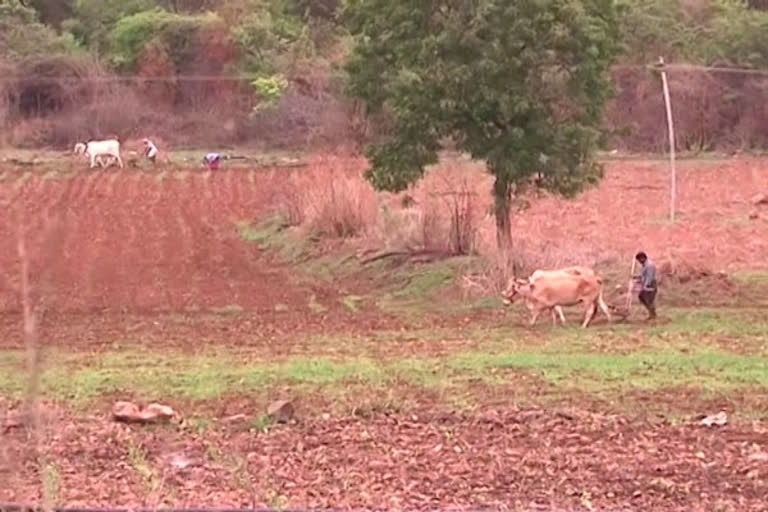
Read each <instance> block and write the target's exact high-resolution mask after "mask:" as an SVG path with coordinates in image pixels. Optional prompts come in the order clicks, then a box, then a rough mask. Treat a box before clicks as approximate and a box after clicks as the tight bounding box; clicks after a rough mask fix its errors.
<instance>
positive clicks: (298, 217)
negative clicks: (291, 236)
mask: <svg viewBox="0 0 768 512" xmlns="http://www.w3.org/2000/svg"><path fill="white" fill-rule="evenodd" d="M362 169H363V166H362V162H361V161H359V160H357V159H352V158H349V157H345V156H340V155H330V156H316V157H314V158H313V159H312V160H311V162H310V164H309V166H308V168H307V169H303V170H300V171H297V172H294V173H293V174H291V177H290V181H289V183H288V185H287V186H286V188H285V189H284V191H283V193H282V194H281V200H282V204H281V208H280V209H281V212H280V213H281V214H282V216H283V217H284V218H285V219H286V220H287V221H288V222H289V223H291V224H294V225H296V224H300V223H301V224H303V225H304V227H305V228H306V229H308V230H309V231H310V232H311V233H312V234H313V235H316V236H322V237H328V238H350V237H357V236H362V235H364V234H366V233H367V232H369V230H370V229H371V228H372V227H373V225H374V224H375V221H376V215H377V204H376V195H375V193H374V191H373V188H372V187H371V186H370V185H369V184H368V183H367V182H366V181H365V180H364V179H363V177H362Z"/></svg>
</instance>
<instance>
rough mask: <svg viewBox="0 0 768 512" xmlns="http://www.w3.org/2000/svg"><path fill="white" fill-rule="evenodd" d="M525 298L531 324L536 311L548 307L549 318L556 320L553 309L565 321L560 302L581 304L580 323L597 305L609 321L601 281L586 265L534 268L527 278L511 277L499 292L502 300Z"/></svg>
mask: <svg viewBox="0 0 768 512" xmlns="http://www.w3.org/2000/svg"><path fill="white" fill-rule="evenodd" d="M518 295H519V296H521V297H523V298H524V299H525V302H526V306H527V307H528V309H529V310H530V311H531V313H532V315H533V316H532V318H531V325H534V324H535V323H536V319H537V318H538V316H539V314H540V313H541V312H542V311H544V310H547V309H549V310H550V311H552V320H553V322H556V319H555V313H554V311H555V310H557V312H558V313H559V315H560V319H561V321H562V322H563V323H565V317H564V316H563V313H562V309H560V306H572V305H576V304H579V303H581V304H584V306H585V308H586V310H585V318H584V322H583V323H582V327H586V326H587V325H589V322H590V321H591V320H592V318H593V317H594V315H595V313H596V312H597V308H598V306H599V307H600V309H602V311H603V313H605V315H606V316H607V317H608V321H611V313H610V311H609V310H608V306H607V305H606V304H605V301H604V300H603V282H602V279H600V277H599V276H597V275H596V274H595V272H594V271H593V270H592V269H589V268H586V267H569V268H567V269H559V270H556V271H537V272H534V274H532V275H531V277H530V278H529V279H514V278H513V279H512V280H510V282H509V284H508V285H507V288H506V289H505V290H504V291H503V292H502V300H503V301H504V303H505V304H511V303H512V302H513V300H514V298H515V297H516V296H518Z"/></svg>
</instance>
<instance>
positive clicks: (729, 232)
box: [282, 154, 768, 293]
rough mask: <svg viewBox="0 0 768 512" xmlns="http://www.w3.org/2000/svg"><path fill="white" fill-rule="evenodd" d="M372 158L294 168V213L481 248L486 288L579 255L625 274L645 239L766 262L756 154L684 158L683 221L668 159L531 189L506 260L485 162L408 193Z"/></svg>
mask: <svg viewBox="0 0 768 512" xmlns="http://www.w3.org/2000/svg"><path fill="white" fill-rule="evenodd" d="M365 165H366V164H365V162H364V160H362V159H361V158H359V157H347V156H344V155H340V154H337V155H332V156H323V157H315V158H314V159H313V160H312V164H311V166H310V169H309V170H308V171H300V172H297V173H296V174H294V175H293V176H292V177H291V180H290V181H289V184H290V186H289V187H288V188H287V192H285V193H284V194H285V195H287V197H288V198H287V199H286V200H284V201H282V204H283V207H284V210H285V216H286V217H287V218H289V220H290V222H291V223H293V224H296V225H303V226H305V227H306V228H307V229H309V230H310V231H312V232H313V233H316V234H318V235H321V236H328V237H336V238H338V237H356V238H357V239H358V241H359V242H362V243H364V244H365V245H366V246H369V247H370V246H377V247H381V248H386V249H394V250H414V251H419V250H425V251H430V252H437V253H442V254H445V255H460V254H480V255H482V256H483V257H484V258H483V259H484V260H485V261H486V262H488V264H487V268H485V269H483V270H482V272H480V273H476V274H473V276H472V279H473V281H472V283H471V284H470V287H477V285H478V283H481V282H482V283H484V284H482V287H483V288H484V290H485V292H486V293H490V292H493V291H495V290H498V289H500V287H502V286H503V285H504V283H505V282H506V280H507V279H508V278H509V277H511V276H512V275H527V274H529V273H530V272H531V271H533V270H535V269H537V268H557V267H562V266H567V265H575V264H579V265H589V266H593V267H596V268H598V269H600V270H601V271H608V272H611V273H617V272H618V273H623V272H626V271H628V265H629V262H631V260H632V255H633V254H634V253H635V252H637V251H638V250H640V249H642V250H645V251H646V252H648V253H649V254H651V255H652V257H653V258H654V259H655V260H656V261H657V262H659V263H664V262H670V261H672V262H675V261H677V262H679V261H684V262H688V263H690V264H692V265H694V266H696V267H702V266H703V267H706V268H711V269H713V270H714V271H720V270H724V271H735V270H739V269H758V270H759V269H764V268H766V263H765V259H764V257H763V256H762V255H764V254H765V253H766V251H768V211H766V212H763V213H762V214H760V215H759V216H758V217H757V218H750V214H751V212H752V211H753V208H754V207H753V206H752V205H751V203H750V201H749V198H750V197H751V196H752V195H754V192H755V191H756V190H764V189H767V190H768V174H766V171H765V170H764V169H763V167H762V166H761V165H760V162H759V160H756V159H747V158H744V159H732V160H729V161H719V162H717V161H714V162H701V161H699V162H681V165H680V166H679V169H678V191H679V196H678V218H677V221H676V222H675V223H670V222H669V221H668V171H667V168H666V164H665V163H664V162H657V163H653V162H633V161H623V162H609V163H606V176H605V179H604V180H603V182H602V183H601V184H600V185H599V186H597V187H594V188H590V189H588V190H585V191H584V192H583V193H582V194H580V195H579V196H578V197H577V198H575V199H572V200H566V199H563V198H559V197H555V196H551V195H546V194H544V195H541V196H539V197H530V198H525V199H526V200H527V201H528V203H529V205H528V206H527V207H524V208H520V209H519V210H518V211H516V212H515V213H514V214H513V217H512V230H513V249H512V252H511V254H510V255H508V257H507V258H503V257H502V256H501V255H500V254H498V252H497V250H496V236H495V230H496V227H495V222H494V218H493V215H492V206H493V205H492V198H491V194H490V190H491V184H492V178H491V177H490V176H489V175H488V174H487V173H485V171H484V168H483V166H482V165H481V164H477V163H471V162H468V161H465V160H462V159H460V158H457V157H449V158H444V159H443V161H442V162H441V163H440V164H438V165H436V166H434V167H432V168H430V169H428V171H427V173H426V175H425V177H424V179H422V180H421V181H420V182H418V183H417V184H415V185H414V186H413V187H411V188H410V189H409V190H407V191H405V192H403V193H399V194H391V193H383V192H382V193H377V192H375V191H373V190H372V189H371V187H370V185H369V184H368V183H367V182H366V181H365V179H364V177H363V169H364V168H365ZM521 203H522V201H521ZM473 270H476V269H473Z"/></svg>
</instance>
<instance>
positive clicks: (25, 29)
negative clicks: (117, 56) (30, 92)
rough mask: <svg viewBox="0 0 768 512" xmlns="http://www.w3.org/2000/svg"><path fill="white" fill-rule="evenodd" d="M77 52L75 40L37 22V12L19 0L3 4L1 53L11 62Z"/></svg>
mask: <svg viewBox="0 0 768 512" xmlns="http://www.w3.org/2000/svg"><path fill="white" fill-rule="evenodd" d="M76 49H77V44H76V43H75V40H74V38H72V37H71V36H70V35H68V34H66V35H63V36H60V35H58V34H57V33H56V31H55V30H53V29H52V28H51V27H49V26H47V25H44V24H42V23H40V22H39V21H38V20H37V12H35V10H34V9H32V8H29V7H26V6H25V5H23V4H22V3H21V2H19V0H3V1H2V2H0V54H1V55H3V57H5V58H6V59H9V60H21V59H25V58H29V57H34V56H41V55H52V54H60V53H65V54H66V53H71V52H73V51H75V50H76Z"/></svg>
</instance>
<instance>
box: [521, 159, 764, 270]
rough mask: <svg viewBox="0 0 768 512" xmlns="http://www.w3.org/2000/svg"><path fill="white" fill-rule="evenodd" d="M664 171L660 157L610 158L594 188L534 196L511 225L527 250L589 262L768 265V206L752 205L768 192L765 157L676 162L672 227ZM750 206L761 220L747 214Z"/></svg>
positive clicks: (714, 267)
mask: <svg viewBox="0 0 768 512" xmlns="http://www.w3.org/2000/svg"><path fill="white" fill-rule="evenodd" d="M668 172H669V171H668V167H667V164H666V163H665V162H653V163H649V162H631V161H628V162H609V163H607V165H606V175H605V179H604V181H603V182H602V183H601V184H600V185H599V186H598V187H596V188H593V189H590V190H587V191H586V192H585V193H584V194H582V195H580V196H579V197H578V198H577V199H575V200H571V201H568V200H564V199H558V198H545V199H542V200H537V201H534V203H533V204H532V206H531V208H530V209H529V210H528V211H526V212H525V213H524V214H522V215H519V216H517V217H515V218H514V219H513V229H516V230H517V231H518V232H524V233H526V241H525V242H524V244H525V245H526V246H527V247H529V248H531V249H536V250H540V251H542V252H544V253H545V254H546V253H553V254H554V255H563V254H572V255H576V256H577V257H585V256H588V257H589V258H588V259H587V261H592V260H597V261H602V260H606V259H620V260H621V261H622V262H626V263H623V264H624V265H626V266H627V267H628V266H629V263H630V259H631V257H632V255H633V254H634V252H636V251H637V250H639V249H644V250H645V251H646V252H647V253H648V254H649V255H650V256H651V257H652V258H654V259H656V261H657V262H661V261H662V260H667V261H686V262H688V263H691V264H696V265H702V266H703V267H704V268H708V269H710V270H714V271H719V270H725V271H729V272H730V271H734V270H743V269H751V270H754V269H767V268H768V259H766V257H765V254H768V208H767V207H765V206H763V207H758V208H755V207H754V206H753V205H752V203H751V202H750V199H751V198H752V197H753V196H754V195H755V194H756V193H758V192H761V191H762V192H768V169H766V167H765V165H764V160H760V159H752V158H743V159H733V160H730V161H711V162H709V161H698V162H687V161H683V162H680V163H678V173H677V175H678V183H677V189H678V202H677V208H678V211H677V222H675V223H674V224H672V223H670V222H669V221H668V215H669V175H668ZM753 211H757V213H758V214H759V217H758V218H756V219H750V218H749V215H750V213H751V212H753ZM553 212H557V215H553Z"/></svg>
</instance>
